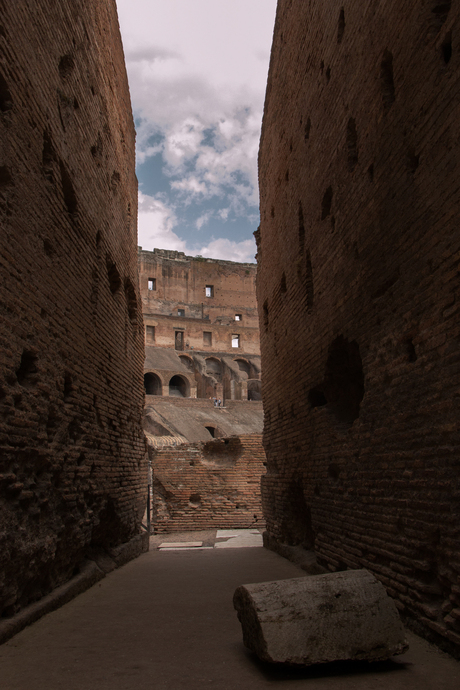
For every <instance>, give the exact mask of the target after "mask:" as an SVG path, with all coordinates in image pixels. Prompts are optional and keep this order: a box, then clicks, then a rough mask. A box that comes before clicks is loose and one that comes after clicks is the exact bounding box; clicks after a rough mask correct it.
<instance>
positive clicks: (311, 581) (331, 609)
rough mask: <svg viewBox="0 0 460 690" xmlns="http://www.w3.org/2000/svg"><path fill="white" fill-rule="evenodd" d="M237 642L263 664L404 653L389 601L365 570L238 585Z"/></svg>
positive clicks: (402, 636)
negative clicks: (240, 632)
mask: <svg viewBox="0 0 460 690" xmlns="http://www.w3.org/2000/svg"><path fill="white" fill-rule="evenodd" d="M233 605H234V607H235V609H236V611H237V613H238V619H239V621H240V622H241V626H242V628H243V642H244V644H245V646H246V647H248V648H249V649H250V650H251V651H253V652H255V654H257V656H258V657H259V658H260V659H262V660H263V661H270V662H274V663H286V664H301V665H304V666H309V665H311V664H323V663H327V662H330V661H345V660H361V659H365V660H368V661H377V660H383V659H388V658H389V657H391V656H393V655H395V654H402V653H404V652H405V651H406V650H407V649H408V645H407V642H406V639H405V633H404V628H403V626H402V623H401V621H400V618H399V614H398V611H397V609H396V606H395V604H394V602H393V600H392V599H391V598H390V597H389V596H388V595H387V593H386V591H385V588H384V587H383V585H382V584H381V583H380V582H379V581H378V580H376V579H375V577H374V576H373V575H372V574H371V573H370V572H369V571H368V570H346V571H344V572H339V573H327V574H324V575H315V576H312V577H299V578H293V579H291V580H279V581H277V582H262V583H258V584H251V585H242V586H241V587H238V589H237V590H236V591H235V594H234V597H233Z"/></svg>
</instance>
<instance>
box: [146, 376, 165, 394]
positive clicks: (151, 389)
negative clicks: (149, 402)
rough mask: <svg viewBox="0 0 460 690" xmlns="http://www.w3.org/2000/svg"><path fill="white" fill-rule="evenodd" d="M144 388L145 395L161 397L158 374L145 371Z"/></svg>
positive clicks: (161, 389) (160, 383)
mask: <svg viewBox="0 0 460 690" xmlns="http://www.w3.org/2000/svg"><path fill="white" fill-rule="evenodd" d="M144 388H145V394H146V395H162V392H163V384H162V381H161V379H160V377H159V376H158V374H155V373H154V372H153V371H147V372H146V373H145V374H144Z"/></svg>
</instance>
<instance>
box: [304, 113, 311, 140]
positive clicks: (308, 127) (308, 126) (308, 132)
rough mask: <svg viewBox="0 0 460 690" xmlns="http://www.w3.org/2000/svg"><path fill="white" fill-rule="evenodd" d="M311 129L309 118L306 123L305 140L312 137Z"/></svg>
mask: <svg viewBox="0 0 460 690" xmlns="http://www.w3.org/2000/svg"><path fill="white" fill-rule="evenodd" d="M310 129H311V120H310V118H308V120H307V122H306V123H305V141H307V139H309V138H310Z"/></svg>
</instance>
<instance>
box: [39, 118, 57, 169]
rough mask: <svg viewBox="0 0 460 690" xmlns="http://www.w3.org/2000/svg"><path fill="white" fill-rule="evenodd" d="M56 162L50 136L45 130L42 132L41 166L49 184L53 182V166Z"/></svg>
mask: <svg viewBox="0 0 460 690" xmlns="http://www.w3.org/2000/svg"><path fill="white" fill-rule="evenodd" d="M56 160H57V156H56V152H55V150H54V146H53V142H52V140H51V134H50V133H49V132H48V130H46V129H45V131H44V132H43V150H42V165H43V169H44V172H45V175H46V178H47V179H48V180H49V181H50V182H54V174H53V165H54V163H55V162H56Z"/></svg>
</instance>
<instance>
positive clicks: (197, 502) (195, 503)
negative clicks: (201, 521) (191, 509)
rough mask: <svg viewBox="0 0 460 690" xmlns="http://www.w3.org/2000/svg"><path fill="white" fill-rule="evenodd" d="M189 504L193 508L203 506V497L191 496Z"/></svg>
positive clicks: (198, 495)
mask: <svg viewBox="0 0 460 690" xmlns="http://www.w3.org/2000/svg"><path fill="white" fill-rule="evenodd" d="M188 500H189V503H190V505H191V506H196V507H198V506H199V505H200V504H201V496H200V494H191V495H190V498H189V499H188Z"/></svg>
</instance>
